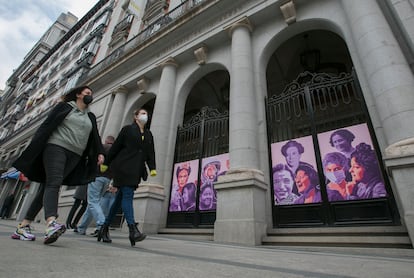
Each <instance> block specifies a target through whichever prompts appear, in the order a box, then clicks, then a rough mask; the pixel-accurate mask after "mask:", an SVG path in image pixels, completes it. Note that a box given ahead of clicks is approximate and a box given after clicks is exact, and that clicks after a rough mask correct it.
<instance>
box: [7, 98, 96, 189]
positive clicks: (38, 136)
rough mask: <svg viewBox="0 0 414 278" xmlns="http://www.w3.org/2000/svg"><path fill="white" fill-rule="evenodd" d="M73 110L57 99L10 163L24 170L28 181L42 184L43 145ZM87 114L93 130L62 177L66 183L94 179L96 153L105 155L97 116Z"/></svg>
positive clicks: (79, 183)
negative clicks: (75, 164)
mask: <svg viewBox="0 0 414 278" xmlns="http://www.w3.org/2000/svg"><path fill="white" fill-rule="evenodd" d="M72 109H73V107H72V106H71V105H70V104H68V103H66V102H59V103H58V104H57V105H56V106H55V107H54V108H53V109H52V111H50V112H49V114H48V116H47V118H46V119H45V121H44V122H43V123H42V124H41V125H40V127H39V128H38V129H37V131H36V133H35V134H34V136H33V138H32V141H31V142H30V144H29V146H27V148H26V149H25V150H24V151H23V153H22V154H21V155H20V157H19V158H18V159H17V160H16V161H15V162H14V163H13V166H14V167H15V168H16V169H18V170H19V171H21V172H22V173H24V175H25V176H26V177H27V178H28V179H29V180H31V181H36V182H40V183H45V181H46V173H45V168H44V165H43V150H44V149H45V147H46V144H47V141H48V139H49V137H50V135H51V134H52V133H53V131H55V130H56V128H57V127H58V126H59V125H60V123H61V122H62V121H63V120H64V119H65V118H66V116H67V115H68V114H69V112H70V111H71V110H72ZM88 116H89V119H90V120H91V122H92V131H91V133H90V135H89V139H88V144H87V146H86V149H85V151H84V152H83V154H82V157H81V160H80V162H79V163H78V165H77V166H76V167H75V169H74V170H73V171H72V172H71V173H69V175H68V176H67V177H66V178H65V179H64V180H63V184H65V185H86V184H88V183H89V182H91V181H93V180H95V176H96V164H97V161H98V154H104V150H103V147H102V142H101V138H100V136H99V133H98V127H97V125H96V117H95V115H94V114H93V113H91V112H89V113H88Z"/></svg>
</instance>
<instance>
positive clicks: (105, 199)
mask: <svg viewBox="0 0 414 278" xmlns="http://www.w3.org/2000/svg"><path fill="white" fill-rule="evenodd" d="M115 198H116V193H112V192H109V191H105V193H104V194H103V196H102V198H101V208H102V211H103V213H104V215H105V218H106V217H107V216H108V214H109V210H110V209H111V206H112V204H113V203H114V202H115Z"/></svg>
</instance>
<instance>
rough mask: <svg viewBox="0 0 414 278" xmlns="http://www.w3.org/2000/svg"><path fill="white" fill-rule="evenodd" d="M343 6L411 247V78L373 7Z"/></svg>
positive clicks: (347, 0) (371, 1)
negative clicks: (378, 125) (377, 123)
mask: <svg viewBox="0 0 414 278" xmlns="http://www.w3.org/2000/svg"><path fill="white" fill-rule="evenodd" d="M342 5H343V7H344V11H345V13H346V15H347V18H348V24H349V26H350V27H351V31H352V38H353V40H354V42H355V45H356V50H357V54H358V56H359V58H360V59H361V65H362V67H363V70H364V71H365V75H366V76H367V81H368V84H369V86H370V88H371V91H372V94H373V98H374V100H375V105H376V107H377V111H379V113H378V115H379V118H380V121H381V124H382V126H383V128H384V135H385V137H386V141H387V144H388V147H387V148H386V150H385V154H386V157H385V162H386V164H387V165H388V166H389V167H390V168H389V169H390V171H391V178H392V179H393V181H394V184H393V185H394V193H396V194H395V195H396V198H397V200H398V201H399V206H400V213H401V212H402V216H403V218H404V221H405V224H406V227H407V230H408V232H409V235H410V238H411V242H413V243H414V203H413V202H412V200H413V199H414V191H413V190H412V188H413V187H414V171H413V170H414V167H413V166H412V165H413V163H412V162H413V161H414V128H413V127H412V121H413V120H414V93H413V92H414V77H413V74H412V72H411V70H410V68H409V66H408V63H407V61H406V60H405V58H404V55H403V53H402V51H401V49H400V47H399V45H398V42H397V40H396V39H395V37H394V35H393V33H392V31H391V29H390V26H389V25H388V23H387V21H386V19H385V17H384V15H383V14H382V12H381V10H380V8H379V6H378V4H377V1H375V0H365V1H359V0H342ZM402 157H404V159H401V158H402ZM407 159H408V160H409V161H410V163H407V162H408V160H407Z"/></svg>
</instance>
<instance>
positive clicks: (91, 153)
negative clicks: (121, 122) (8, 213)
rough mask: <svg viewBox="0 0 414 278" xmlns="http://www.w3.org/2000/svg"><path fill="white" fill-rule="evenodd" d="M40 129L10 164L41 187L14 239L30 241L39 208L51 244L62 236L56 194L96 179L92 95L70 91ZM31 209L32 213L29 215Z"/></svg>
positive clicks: (98, 158)
mask: <svg viewBox="0 0 414 278" xmlns="http://www.w3.org/2000/svg"><path fill="white" fill-rule="evenodd" d="M62 100H63V101H62V102H59V103H58V104H57V105H56V106H55V107H54V108H53V109H52V111H51V112H50V113H49V115H48V116H47V118H46V120H45V121H44V122H43V123H42V124H41V125H40V127H39V128H38V130H37V131H36V133H35V135H34V136H33V139H32V141H31V142H30V144H29V146H28V147H27V148H26V149H25V150H24V152H23V153H22V155H21V156H20V157H19V158H18V159H17V160H16V161H15V162H14V163H13V166H14V167H15V168H17V169H18V170H20V171H21V172H22V173H24V175H25V176H26V177H28V178H29V180H31V181H36V182H40V183H44V193H43V200H42V198H35V199H34V201H33V203H32V205H31V206H30V208H29V211H28V212H27V215H30V216H31V217H28V218H25V219H24V220H23V221H22V222H21V223H20V224H19V225H18V227H17V229H16V231H15V232H14V234H13V235H12V238H13V239H20V240H34V239H35V236H34V235H33V234H32V233H31V228H30V223H31V222H32V221H33V218H34V216H35V215H34V216H33V214H34V213H36V214H37V212H38V211H39V208H41V207H42V202H43V207H44V213H45V220H46V233H45V237H44V243H45V244H50V243H53V242H55V241H56V240H57V239H58V238H59V236H61V235H62V234H63V233H64V232H65V231H66V227H65V225H63V224H59V223H58V222H56V219H57V217H58V199H59V190H60V186H61V185H62V184H65V185H84V186H85V185H86V184H88V183H89V182H90V181H92V180H94V179H95V176H96V168H97V167H96V165H97V163H98V164H102V163H103V161H104V156H103V153H104V151H103V147H102V143H101V139H100V137H99V134H98V128H97V125H96V117H95V115H94V114H93V113H92V112H89V109H88V106H89V104H90V103H91V102H92V90H91V89H90V88H89V87H88V86H81V87H77V88H74V89H72V90H71V91H69V93H67V94H66V95H64V96H63V97H62ZM30 210H33V211H30Z"/></svg>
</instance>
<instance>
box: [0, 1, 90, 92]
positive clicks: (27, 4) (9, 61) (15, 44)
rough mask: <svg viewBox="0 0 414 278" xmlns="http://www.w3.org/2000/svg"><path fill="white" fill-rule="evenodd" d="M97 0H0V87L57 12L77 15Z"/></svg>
mask: <svg viewBox="0 0 414 278" xmlns="http://www.w3.org/2000/svg"><path fill="white" fill-rule="evenodd" d="M96 3H98V0H0V89H1V90H4V89H5V87H6V81H7V79H8V78H9V77H10V76H11V74H12V73H13V70H14V69H17V68H18V67H19V65H20V64H21V63H22V62H23V59H24V57H25V56H26V54H28V53H29V51H30V50H31V49H32V47H33V46H34V45H35V44H36V42H37V41H38V40H39V39H40V38H41V37H42V35H43V34H44V33H45V32H46V31H47V29H48V28H49V27H50V26H51V25H52V24H53V23H54V22H55V21H56V19H57V18H58V17H59V15H60V14H61V13H67V12H71V13H72V14H74V15H75V16H76V17H78V19H81V18H82V17H83V16H84V15H85V14H86V13H87V12H88V11H89V10H90V9H91V8H92V7H93V6H94V5H95V4H96Z"/></svg>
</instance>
